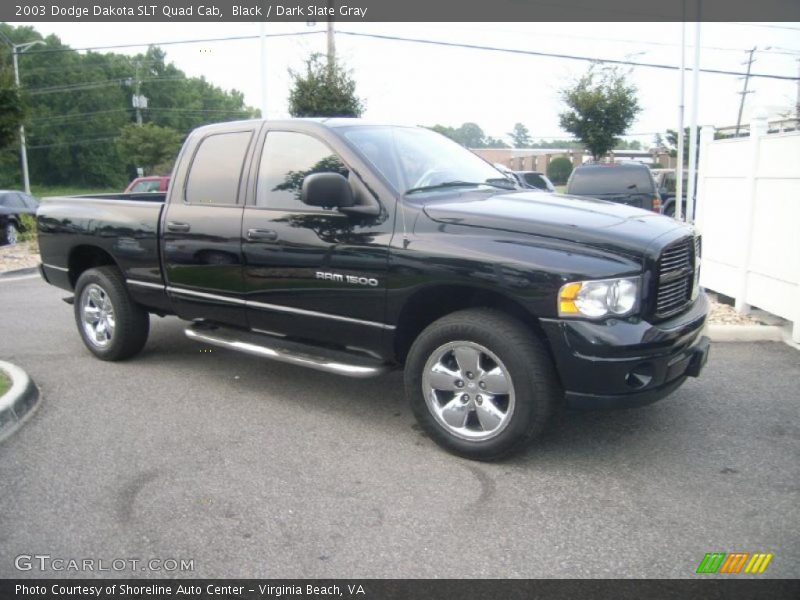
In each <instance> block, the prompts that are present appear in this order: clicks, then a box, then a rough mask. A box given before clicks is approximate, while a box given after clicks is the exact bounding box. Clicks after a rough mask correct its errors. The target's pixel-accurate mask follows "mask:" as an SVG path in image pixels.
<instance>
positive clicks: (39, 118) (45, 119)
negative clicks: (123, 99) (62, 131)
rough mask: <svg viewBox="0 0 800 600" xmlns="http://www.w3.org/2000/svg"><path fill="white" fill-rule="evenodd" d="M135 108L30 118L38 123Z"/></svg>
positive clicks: (127, 109)
mask: <svg viewBox="0 0 800 600" xmlns="http://www.w3.org/2000/svg"><path fill="white" fill-rule="evenodd" d="M131 110H133V109H132V108H114V109H110V110H94V111H91V112H82V113H66V114H63V115H48V116H46V117H34V118H32V119H30V122H31V123H38V122H41V121H58V120H62V119H77V118H82V117H91V116H94V115H103V114H111V113H121V112H130V111H131Z"/></svg>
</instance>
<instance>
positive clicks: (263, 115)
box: [258, 21, 267, 119]
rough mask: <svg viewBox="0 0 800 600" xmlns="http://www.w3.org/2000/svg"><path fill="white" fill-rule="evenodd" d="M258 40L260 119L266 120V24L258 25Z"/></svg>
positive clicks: (262, 22)
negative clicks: (259, 57) (259, 46)
mask: <svg viewBox="0 0 800 600" xmlns="http://www.w3.org/2000/svg"><path fill="white" fill-rule="evenodd" d="M258 37H259V40H260V43H261V118H262V119H266V118H267V24H266V23H265V22H264V21H261V23H259V36H258Z"/></svg>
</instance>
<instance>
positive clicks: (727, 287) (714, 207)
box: [696, 119, 800, 342]
mask: <svg viewBox="0 0 800 600" xmlns="http://www.w3.org/2000/svg"><path fill="white" fill-rule="evenodd" d="M750 133H751V135H750V136H749V137H746V138H737V139H727V140H714V139H713V138H714V130H713V128H711V127H704V128H703V131H702V134H701V138H700V162H699V167H698V179H697V214H696V222H697V225H698V227H699V228H700V231H701V233H702V234H703V261H702V267H701V271H700V282H701V284H702V285H703V286H704V287H707V288H708V289H710V290H714V291H716V292H719V293H721V294H725V295H726V296H731V297H733V298H735V299H736V309H737V310H738V311H740V312H742V313H747V312H748V311H749V309H750V307H751V306H755V307H758V308H761V309H763V310H765V311H767V312H770V313H772V314H775V315H778V316H780V317H783V318H784V319H787V320H789V321H792V322H793V324H794V325H793V330H792V338H793V339H794V341H795V342H800V132H797V131H795V132H792V133H777V134H770V135H767V122H766V120H762V119H756V120H754V121H753V122H752V123H751V125H750Z"/></svg>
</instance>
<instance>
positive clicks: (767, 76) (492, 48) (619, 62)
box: [337, 30, 798, 81]
mask: <svg viewBox="0 0 800 600" xmlns="http://www.w3.org/2000/svg"><path fill="white" fill-rule="evenodd" d="M337 33H339V34H340V35H349V36H353V37H366V38H374V39H379V40H388V41H393V42H411V43H416V44H429V45H432V46H445V47H450V48H468V49H470V50H489V51H492V52H506V53H509V54H522V55H526V56H544V57H548V58H563V59H567V60H579V61H583V62H596V63H608V64H615V65H629V66H633V67H647V68H651V69H663V70H668V71H680V67H676V66H674V65H666V64H658V63H643V62H637V61H632V60H620V59H613V58H598V57H592V56H579V55H576V54H559V53H554V52H541V51H538V50H520V49H517V48H499V47H497V46H482V45H478V44H463V43H458V42H445V41H441V40H428V39H423V38H407V37H401V36H395V35H382V34H377V33H357V32H355V31H342V30H337ZM699 70H700V71H701V72H702V73H712V74H715V75H735V76H737V77H744V76H745V73H740V72H738V71H724V70H721V69H699ZM750 77H761V78H764V79H781V80H785V81H797V79H798V78H797V76H789V75H774V74H770V73H751V74H750Z"/></svg>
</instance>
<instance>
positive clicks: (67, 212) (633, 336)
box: [37, 119, 709, 459]
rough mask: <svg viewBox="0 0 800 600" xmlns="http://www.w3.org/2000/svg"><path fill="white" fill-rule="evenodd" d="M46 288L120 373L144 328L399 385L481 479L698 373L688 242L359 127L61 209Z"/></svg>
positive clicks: (239, 127)
mask: <svg viewBox="0 0 800 600" xmlns="http://www.w3.org/2000/svg"><path fill="white" fill-rule="evenodd" d="M37 219H38V226H39V244H40V248H41V255H42V267H41V269H42V276H43V277H44V278H45V280H47V281H48V282H49V283H51V284H53V285H56V286H59V287H61V288H64V289H67V290H70V291H74V310H75V320H76V323H77V326H78V331H79V333H80V335H81V337H82V338H83V341H84V342H85V344H86V346H87V347H88V348H89V350H91V351H92V352H93V353H94V354H95V355H96V356H97V357H99V358H101V359H104V360H121V359H125V358H129V357H131V356H133V355H135V354H136V353H137V352H139V351H140V350H141V349H142V347H143V346H144V344H145V342H146V340H147V335H148V330H149V315H150V313H154V314H158V315H167V314H174V315H177V316H178V317H180V318H181V319H185V320H186V321H190V322H191V325H189V326H188V328H187V329H186V335H187V336H189V337H190V338H192V339H196V340H198V341H200V342H202V343H204V344H211V345H216V346H221V347H223V348H229V349H233V350H239V351H243V352H247V353H250V354H254V355H256V356H261V357H266V358H271V359H276V360H281V361H285V362H289V363H294V364H299V365H304V366H308V367H313V368H317V369H321V370H324V371H329V372H332V373H338V374H341V375H349V376H353V377H367V376H371V375H377V374H380V373H382V372H384V371H385V370H387V369H389V368H392V367H395V366H403V367H404V369H405V386H406V393H407V395H408V399H409V401H410V403H411V406H412V408H413V410H414V414H415V415H416V417H417V419H418V420H419V422H420V423H421V425H422V426H423V427H424V428H425V430H426V431H427V432H428V433H429V434H430V435H431V437H432V438H433V439H434V440H436V441H437V442H438V443H439V444H441V445H442V446H444V447H446V448H447V449H449V450H451V451H453V452H455V453H458V454H461V455H463V456H467V457H470V458H476V459H492V458H497V457H500V456H502V455H505V454H508V453H510V452H513V451H515V450H518V449H520V448H522V447H524V446H525V444H526V443H527V442H529V441H530V440H532V439H533V438H535V437H536V436H537V435H538V434H539V433H540V432H541V431H542V429H543V428H544V426H545V425H546V423H547V421H548V418H549V417H550V416H551V414H553V413H554V412H555V411H556V410H558V409H559V408H560V407H562V406H572V407H589V408H592V407H609V406H620V405H621V406H632V405H637V404H645V403H648V402H652V401H654V400H657V399H659V398H662V397H663V396H665V395H667V394H669V393H670V392H672V391H673V390H675V389H676V388H677V387H678V386H680V385H681V384H682V383H683V382H684V380H685V379H686V377H687V376H697V375H698V374H699V372H700V370H701V369H702V367H703V365H704V363H705V360H706V357H707V354H708V347H709V344H708V339H707V338H706V337H704V336H702V335H701V330H702V328H703V325H704V323H705V320H706V315H707V312H708V304H707V300H706V297H705V294H703V293H702V291H701V290H700V289H699V287H698V270H699V257H700V238H699V237H698V236H697V235H696V234H695V232H694V231H693V229H692V228H690V227H688V226H686V225H684V224H682V223H679V222H677V221H675V220H673V219H670V218H668V217H663V216H660V215H657V214H654V213H652V212H647V211H644V210H640V209H636V208H632V207H629V206H624V205H620V204H613V203H610V202H604V201H601V200H594V199H591V198H577V197H574V198H573V197H568V196H558V195H551V194H547V193H541V192H524V191H521V190H518V189H516V188H515V186H514V184H512V183H511V182H510V181H509V180H507V179H505V178H504V177H503V175H502V174H501V173H500V172H498V171H497V170H496V169H495V168H494V167H492V166H491V165H490V164H488V163H486V162H485V161H483V160H482V159H480V158H478V157H477V156H475V155H474V154H472V153H471V152H469V151H468V150H466V149H464V148H462V147H461V146H459V145H457V144H455V143H454V142H451V141H450V140H448V139H447V138H444V137H442V136H440V135H438V134H436V133H433V132H431V131H428V130H425V129H419V128H414V127H397V126H384V125H374V124H369V123H365V122H362V121H359V120H352V119H328V120H287V121H275V122H270V121H259V120H252V121H243V122H236V123H225V124H217V125H211V126H207V127H203V128H200V129H198V130H196V131H194V132H193V133H192V134H191V135H190V136H189V138H188V139H187V141H186V143H185V145H184V147H183V149H182V150H181V152H180V154H179V156H178V159H177V162H176V165H175V169H174V171H173V177H172V182H171V187H170V189H169V191H168V192H167V193H166V194H165V195H164V194H153V193H150V194H144V195H139V196H137V195H136V194H128V195H109V196H92V197H88V196H86V197H74V198H54V199H52V200H50V201H48V202H46V203H44V204H43V205H42V206H41V208H40V209H39V212H38V217H37Z"/></svg>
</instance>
